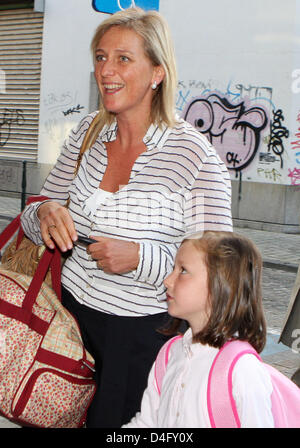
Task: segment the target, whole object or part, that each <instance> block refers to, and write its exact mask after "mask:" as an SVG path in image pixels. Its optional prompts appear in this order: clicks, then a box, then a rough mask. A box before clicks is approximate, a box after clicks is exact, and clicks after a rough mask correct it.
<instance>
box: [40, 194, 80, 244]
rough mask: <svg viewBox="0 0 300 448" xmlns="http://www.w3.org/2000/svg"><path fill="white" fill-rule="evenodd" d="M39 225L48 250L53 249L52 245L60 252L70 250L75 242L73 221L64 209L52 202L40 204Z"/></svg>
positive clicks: (75, 233) (75, 235) (75, 234)
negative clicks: (56, 246)
mask: <svg viewBox="0 0 300 448" xmlns="http://www.w3.org/2000/svg"><path fill="white" fill-rule="evenodd" d="M37 215H38V218H39V220H40V223H41V235H42V239H43V241H44V243H45V244H46V246H47V247H49V249H54V247H55V246H54V243H53V241H55V243H56V244H57V245H58V247H59V248H60V250H61V251H62V252H66V251H67V250H70V249H72V247H73V242H74V241H76V240H77V232H76V230H75V226H74V222H73V219H72V218H71V216H70V213H69V211H68V210H67V209H66V207H63V206H62V205H60V204H58V203H57V202H54V201H48V202H45V203H44V204H41V205H40V206H39V208H38V211H37Z"/></svg>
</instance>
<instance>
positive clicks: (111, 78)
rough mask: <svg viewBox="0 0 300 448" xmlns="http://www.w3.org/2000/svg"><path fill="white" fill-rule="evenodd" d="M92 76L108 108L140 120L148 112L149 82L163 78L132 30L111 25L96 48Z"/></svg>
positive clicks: (149, 98)
mask: <svg viewBox="0 0 300 448" xmlns="http://www.w3.org/2000/svg"><path fill="white" fill-rule="evenodd" d="M95 56H96V64H95V77H96V80H97V83H98V87H99V90H100V93H101V97H102V101H103V104H104V106H105V108H106V110H108V111H109V112H112V113H115V114H117V115H118V114H123V115H124V117H125V118H126V117H127V118H130V117H133V118H135V119H138V120H141V119H142V118H143V117H144V116H145V114H146V115H149V113H150V110H151V103H152V97H153V90H152V88H151V85H152V84H153V82H154V81H156V82H157V84H158V83H159V82H160V81H161V80H162V76H159V75H162V68H161V67H154V66H153V64H152V63H151V61H150V59H149V58H147V56H146V55H145V50H144V42H143V39H142V38H141V37H140V36H139V35H138V34H137V33H136V32H135V31H133V30H130V29H126V28H122V27H120V26H113V27H111V28H110V29H109V30H108V31H107V32H106V33H105V34H104V35H103V36H102V38H101V39H100V41H99V44H98V46H97V49H96V55H95Z"/></svg>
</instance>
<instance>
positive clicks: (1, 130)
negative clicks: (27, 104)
mask: <svg viewBox="0 0 300 448" xmlns="http://www.w3.org/2000/svg"><path fill="white" fill-rule="evenodd" d="M24 121H25V118H24V115H23V110H22V109H4V110H3V112H2V114H1V116H0V146H5V145H6V143H7V142H8V140H9V139H10V134H11V128H12V126H13V125H21V124H23V123H24Z"/></svg>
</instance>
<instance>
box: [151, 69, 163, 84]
mask: <svg viewBox="0 0 300 448" xmlns="http://www.w3.org/2000/svg"><path fill="white" fill-rule="evenodd" d="M164 77H165V70H164V68H163V66H162V65H157V66H155V67H154V73H153V83H154V82H156V84H157V85H159V84H160V83H161V82H162V81H163V80H164Z"/></svg>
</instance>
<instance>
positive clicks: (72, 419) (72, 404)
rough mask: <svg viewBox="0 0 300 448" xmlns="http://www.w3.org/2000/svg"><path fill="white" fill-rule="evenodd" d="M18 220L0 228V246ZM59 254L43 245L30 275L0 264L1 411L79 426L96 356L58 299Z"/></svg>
mask: <svg viewBox="0 0 300 448" xmlns="http://www.w3.org/2000/svg"><path fill="white" fill-rule="evenodd" d="M19 223H20V215H19V216H18V217H17V218H15V220H14V221H12V222H11V223H10V224H9V226H7V228H6V229H5V230H4V232H2V234H1V235H0V249H1V248H2V247H3V246H4V245H5V244H6V243H7V242H8V240H9V239H10V238H11V236H12V235H13V233H14V232H15V231H16V230H17V228H18V227H19V226H20V224H19ZM19 232H21V236H22V229H21V228H20V230H19ZM20 239H21V238H20ZM60 255H61V254H60V252H59V251H58V249H56V250H55V251H50V250H48V249H45V251H44V253H43V255H42V257H41V259H40V261H39V262H38V265H37V269H36V271H35V273H34V275H33V277H31V276H29V275H26V274H24V273H18V272H14V271H13V270H9V269H6V266H5V265H2V266H0V413H1V414H2V415H4V416H5V417H6V418H8V419H10V420H11V421H13V422H15V423H17V424H20V425H22V426H33V427H42V428H76V427H81V426H83V425H84V422H85V416H86V412H87V409H88V406H89V404H90V403H91V400H92V398H93V396H94V393H95V390H96V385H95V382H94V380H93V372H94V360H93V358H92V357H91V355H90V354H89V353H88V352H87V351H86V349H85V348H84V346H83V343H82V339H81V334H80V330H79V327H78V324H77V322H76V320H75V319H74V318H73V316H72V315H71V314H70V313H69V312H68V311H67V310H66V309H65V308H64V307H63V306H62V304H61V301H60V299H61V285H60V269H61V256H60ZM49 270H50V272H51V278H52V286H49V285H48V284H47V283H48V282H47V283H46V282H45V281H44V279H45V277H46V275H47V273H48V271H49Z"/></svg>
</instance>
